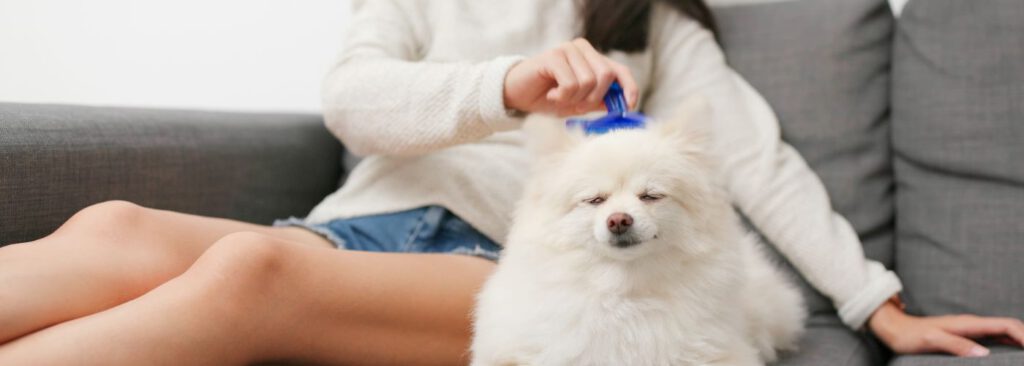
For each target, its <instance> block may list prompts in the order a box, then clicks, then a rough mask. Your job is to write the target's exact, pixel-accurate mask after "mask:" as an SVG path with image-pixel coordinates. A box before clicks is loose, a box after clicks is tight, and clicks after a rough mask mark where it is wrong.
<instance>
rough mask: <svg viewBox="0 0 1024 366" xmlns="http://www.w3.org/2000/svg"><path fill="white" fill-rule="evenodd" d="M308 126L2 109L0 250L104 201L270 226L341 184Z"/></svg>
mask: <svg viewBox="0 0 1024 366" xmlns="http://www.w3.org/2000/svg"><path fill="white" fill-rule="evenodd" d="M342 153H343V149H342V147H341V144H340V143H339V142H338V141H337V140H336V139H335V138H333V137H332V136H331V135H330V134H329V133H328V132H327V130H326V129H325V128H324V127H323V123H322V119H321V118H320V116H317V115H311V114H268V113H226V112H200V111H183V110H154V109H133V108H108V107H83V106H67V105H33V104H7V103H0V245H3V244H9V243H17V242H22V241H28V240H34V239H38V238H40V237H42V236H45V235H47V234H48V233H50V232H52V231H53V230H55V229H56V228H57V227H58V226H59V225H60V224H61V223H63V222H64V221H65V220H67V218H68V217H70V216H71V215H72V214H73V213H74V212H76V211H77V210H80V209H82V208H84V207H86V206H88V205H91V204H94V203H97V202H101V201H105V200H113V199H119V200H128V201H132V202H136V203H138V204H140V205H143V206H147V207H153V208H160V209H168V210H175V211H179V212H186V213H194V214H200V215H208V216H217V217H227V218H232V219H238V220H244V221H249V222H255V223H262V224H268V223H270V222H271V221H272V220H273V219H274V218H279V217H285V216H289V215H299V216H301V215H305V214H306V213H307V212H308V211H309V209H310V208H311V207H312V206H313V205H315V204H316V203H317V202H319V201H320V200H321V199H323V198H324V197H325V196H326V195H328V194H329V193H331V192H332V191H334V190H335V188H336V187H337V186H338V183H339V180H340V179H341V177H342V170H343V169H342V164H341V156H342Z"/></svg>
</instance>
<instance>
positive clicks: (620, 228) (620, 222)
mask: <svg viewBox="0 0 1024 366" xmlns="http://www.w3.org/2000/svg"><path fill="white" fill-rule="evenodd" d="M605 223H606V224H608V231H611V232H612V233H613V234H622V233H625V232H626V231H628V230H629V227H630V226H633V216H629V214H627V213H622V212H616V213H613V214H612V215H611V216H608V221H606V222H605Z"/></svg>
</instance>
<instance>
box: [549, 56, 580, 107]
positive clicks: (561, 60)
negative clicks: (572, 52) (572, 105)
mask: <svg viewBox="0 0 1024 366" xmlns="http://www.w3.org/2000/svg"><path fill="white" fill-rule="evenodd" d="M544 69H545V70H547V72H548V74H550V76H551V77H553V78H554V79H555V83H556V84H558V86H557V87H555V88H554V89H551V90H550V91H548V93H547V98H548V100H550V101H552V102H555V103H556V104H562V103H566V102H568V101H569V100H570V98H571V97H572V96H573V95H574V94H576V89H577V88H579V82H578V81H577V80H576V73H574V72H573V71H572V67H571V66H570V65H569V61H568V60H566V56H565V52H564V51H563V50H561V49H557V50H554V51H551V56H550V57H548V58H547V61H546V62H545V66H544Z"/></svg>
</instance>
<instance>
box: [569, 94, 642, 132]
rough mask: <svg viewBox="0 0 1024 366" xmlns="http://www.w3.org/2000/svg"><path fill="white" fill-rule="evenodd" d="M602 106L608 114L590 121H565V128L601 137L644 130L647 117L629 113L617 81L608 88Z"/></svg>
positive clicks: (577, 119)
mask: <svg viewBox="0 0 1024 366" xmlns="http://www.w3.org/2000/svg"><path fill="white" fill-rule="evenodd" d="M604 105H605V107H606V108H608V114H606V115H604V116H601V117H599V118H596V119H592V120H588V119H585V118H570V119H569V120H568V121H565V127H567V128H570V129H572V128H579V129H582V130H583V133H584V134H586V135H601V134H604V133H606V132H608V131H612V130H627V129H633V128H644V125H645V124H646V123H647V117H645V116H644V115H643V114H641V113H636V112H630V111H629V106H628V105H627V104H626V96H625V95H623V94H622V85H619V82H618V81H615V82H612V85H611V86H610V87H608V93H607V94H605V95H604Z"/></svg>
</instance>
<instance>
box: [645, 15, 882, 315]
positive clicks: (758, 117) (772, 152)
mask: <svg viewBox="0 0 1024 366" xmlns="http://www.w3.org/2000/svg"><path fill="white" fill-rule="evenodd" d="M659 14H662V15H661V16H660V19H656V20H654V22H653V24H654V25H655V26H656V27H660V29H656V28H655V29H654V30H652V46H654V47H655V48H654V52H655V54H654V56H653V57H654V65H655V68H654V69H653V71H652V72H653V75H652V77H651V80H655V85H652V89H651V90H649V98H648V99H647V100H646V101H645V102H644V104H645V107H644V110H645V112H647V113H648V114H649V115H651V116H652V117H654V118H671V117H672V113H673V112H674V109H675V108H676V107H677V105H678V104H679V102H680V101H682V100H684V99H686V98H687V97H688V96H690V95H698V94H699V95H703V96H704V97H705V98H706V99H707V100H708V101H709V102H710V104H711V109H712V112H713V117H712V121H711V124H712V126H711V127H710V132H711V133H712V135H713V138H712V141H713V142H712V144H711V145H712V147H711V149H712V150H713V151H712V152H713V153H714V155H715V157H716V158H717V159H718V162H719V164H720V165H719V166H720V167H721V171H720V173H721V174H722V176H721V177H720V178H721V180H722V184H724V186H725V187H726V189H727V191H728V192H729V193H730V195H731V197H732V199H733V202H734V204H735V205H736V206H737V207H738V208H739V209H740V210H741V211H742V212H743V213H744V214H745V215H746V216H747V217H748V218H749V219H750V221H751V222H752V223H753V224H754V226H756V227H757V228H758V230H760V231H761V233H762V234H764V235H765V237H767V238H768V239H769V240H770V241H771V242H772V243H774V245H775V246H776V247H777V249H778V250H779V251H780V252H781V253H782V254H783V255H784V256H785V257H786V258H787V259H788V260H789V262H790V263H792V264H793V265H794V266H795V267H796V268H797V270H798V271H799V272H800V273H801V274H802V275H803V277H804V278H805V279H807V281H808V282H810V284H811V285H812V286H814V287H815V288H817V289H818V290H819V291H821V292H822V293H823V294H825V295H826V296H828V297H829V298H830V299H831V300H832V301H833V303H834V304H835V306H836V309H838V312H839V316H840V317H841V318H842V320H843V322H844V323H845V324H846V325H847V326H849V327H850V328H853V329H859V328H860V327H861V326H863V324H864V323H865V321H866V320H867V319H868V317H870V315H871V314H872V313H873V312H874V310H875V309H877V308H878V306H880V305H881V304H882V303H883V302H885V301H886V300H887V299H888V298H889V297H891V296H892V295H893V294H895V293H897V292H898V291H899V290H900V289H901V287H902V285H901V283H900V281H899V279H898V278H897V277H896V275H895V274H894V273H893V272H891V271H889V270H887V269H886V268H885V267H884V266H883V265H882V264H881V263H878V262H876V261H872V260H869V259H866V258H865V257H864V251H863V248H862V246H861V243H860V239H859V238H858V237H857V233H856V232H854V230H853V228H852V227H851V226H850V224H849V223H848V222H847V221H846V220H845V219H844V218H843V217H842V216H840V215H839V214H837V213H835V212H833V210H832V207H831V204H830V202H829V197H828V194H827V192H826V191H825V187H824V185H823V184H822V182H821V181H820V179H819V178H818V176H817V175H815V173H814V172H813V171H812V170H811V169H810V167H808V165H807V163H806V162H805V161H804V160H803V158H802V157H801V156H800V155H799V153H798V152H797V151H796V150H795V149H793V147H791V146H789V145H788V144H786V143H785V142H783V141H782V139H781V133H780V129H779V124H778V121H777V120H776V117H775V115H774V113H773V112H772V110H771V108H770V107H769V106H768V104H767V102H766V101H765V100H764V99H763V98H762V97H761V96H760V95H759V94H758V93H757V92H756V91H755V90H754V89H753V87H751V86H750V85H749V84H747V83H746V81H744V80H743V79H742V78H741V77H740V76H739V75H738V74H736V72H735V71H733V70H732V69H731V68H730V67H729V66H728V65H727V64H726V63H725V60H724V55H723V53H722V51H721V48H720V47H719V46H718V45H717V43H715V40H714V38H713V37H712V35H711V33H710V32H708V31H707V30H705V29H704V28H703V27H700V26H699V25H698V24H697V23H696V22H695V21H692V20H690V19H689V18H684V17H683V16H681V15H678V14H677V12H675V11H670V10H669V11H661V12H659Z"/></svg>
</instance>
